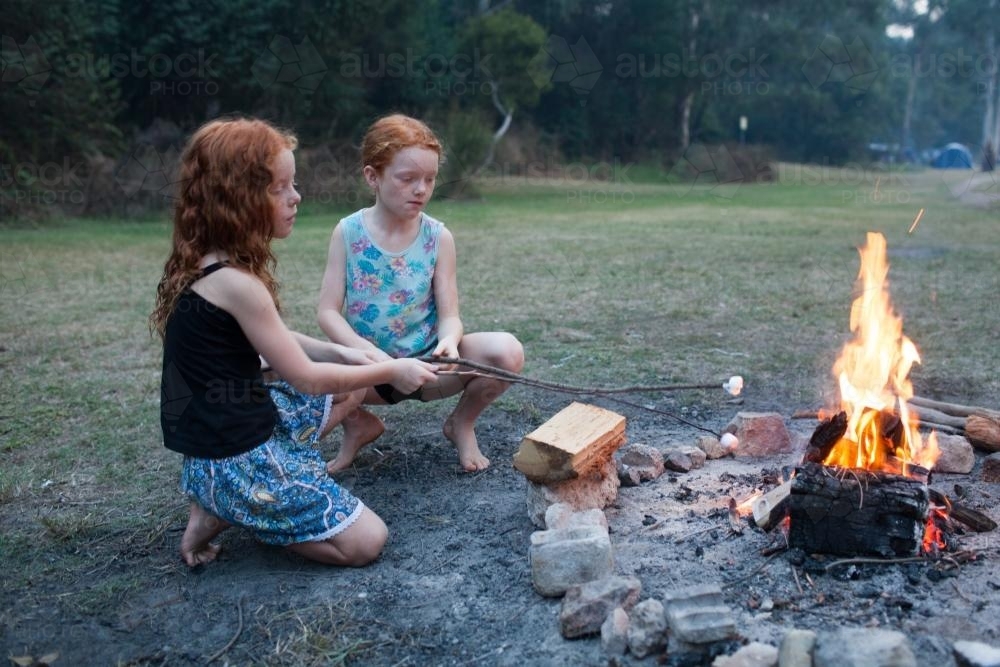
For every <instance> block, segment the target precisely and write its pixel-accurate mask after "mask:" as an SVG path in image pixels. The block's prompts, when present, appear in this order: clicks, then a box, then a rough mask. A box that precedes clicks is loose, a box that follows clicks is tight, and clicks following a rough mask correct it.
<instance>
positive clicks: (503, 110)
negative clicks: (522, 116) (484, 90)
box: [472, 81, 514, 176]
mask: <svg viewBox="0 0 1000 667" xmlns="http://www.w3.org/2000/svg"><path fill="white" fill-rule="evenodd" d="M490 84H491V85H490V93H491V95H492V97H493V106H494V107H496V110H497V111H499V112H500V115H501V116H503V121H502V122H501V123H500V127H498V128H497V130H496V132H494V133H493V136H492V137H490V147H489V148H488V149H487V151H486V157H485V158H483V161H482V162H481V163H480V164H479V166H478V167H476V170H475V171H474V172H472V176H478V175H479V174H480V173H482V171H483V170H484V169H486V168H487V167H488V166H490V163H492V162H493V156H494V155H495V154H496V148H497V144H499V143H500V140H501V139H503V138H504V135H505V134H507V130H509V129H510V124H511V122H512V121H513V120H514V109H513V108H510V107H507V106H505V105H504V103H503V102H502V101H501V100H500V84H499V83H497V82H496V81H491V82H490Z"/></svg>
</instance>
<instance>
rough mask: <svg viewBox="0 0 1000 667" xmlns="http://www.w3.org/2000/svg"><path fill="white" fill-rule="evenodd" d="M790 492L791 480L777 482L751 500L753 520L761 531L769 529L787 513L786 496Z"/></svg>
mask: <svg viewBox="0 0 1000 667" xmlns="http://www.w3.org/2000/svg"><path fill="white" fill-rule="evenodd" d="M791 493H792V480H788V481H787V482H785V483H783V484H779V485H778V486H776V487H774V488H773V489H771V490H770V491H768V492H767V493H765V494H764V495H762V496H761V497H759V498H757V499H756V500H754V501H753V504H752V505H751V506H750V509H751V510H752V511H753V522H754V523H755V524H757V527H758V528H760V529H761V530H763V531H769V530H771V529H772V528H774V527H775V526H777V525H778V524H779V523H781V520H782V519H784V518H785V515H786V514H788V497H789V496H790V495H791Z"/></svg>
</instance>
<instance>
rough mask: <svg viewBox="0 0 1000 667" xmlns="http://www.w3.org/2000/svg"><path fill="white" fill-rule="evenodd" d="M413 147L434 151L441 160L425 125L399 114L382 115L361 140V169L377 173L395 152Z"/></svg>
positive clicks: (438, 145) (436, 143)
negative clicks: (366, 168) (372, 170)
mask: <svg viewBox="0 0 1000 667" xmlns="http://www.w3.org/2000/svg"><path fill="white" fill-rule="evenodd" d="M413 146H416V147H418V148H426V149H428V150H431V151H434V152H435V153H437V156H438V160H439V161H440V160H441V154H442V148H441V142H440V141H438V138H437V135H435V134H434V131H433V130H431V128H429V127H427V125H426V124H425V123H423V122H421V121H419V120H417V119H416V118H411V117H410V116H404V115H403V114H399V113H397V114H392V115H390V116H383V117H382V118H379V119H378V120H377V121H375V122H374V123H372V124H371V126H370V127H369V128H368V131H367V132H365V138H364V139H362V140H361V168H362V169H364V168H365V167H372V168H373V169H375V171H377V172H378V173H380V174H381V173H382V170H383V169H385V168H386V167H387V166H388V165H389V163H390V162H392V158H394V157H395V156H396V153H398V152H399V151H401V150H403V149H404V148H411V147H413Z"/></svg>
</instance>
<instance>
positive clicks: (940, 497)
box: [930, 489, 997, 533]
mask: <svg viewBox="0 0 1000 667" xmlns="http://www.w3.org/2000/svg"><path fill="white" fill-rule="evenodd" d="M930 499H931V502H933V503H934V504H935V505H941V506H944V507H947V508H948V516H949V517H950V518H952V519H955V520H956V521H958V522H960V523H962V524H964V525H966V526H968V527H969V529H970V530H973V531H975V532H977V533H988V532H990V531H991V530H993V529H995V528H996V527H997V523H996V521H994V520H993V519H991V518H989V517H988V516H986V515H985V514H983V513H982V512H980V511H978V510H974V509H972V508H971V507H966V506H965V505H960V504H958V503H957V502H955V501H954V500H952V499H951V498H949V497H948V496H946V495H944V494H943V493H941V492H940V491H935V490H934V489H930Z"/></svg>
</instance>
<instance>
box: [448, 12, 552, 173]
mask: <svg viewBox="0 0 1000 667" xmlns="http://www.w3.org/2000/svg"><path fill="white" fill-rule="evenodd" d="M460 43H461V44H462V45H463V46H465V49H466V52H478V53H481V54H482V55H483V61H482V62H484V63H485V62H486V59H487V58H488V59H489V60H488V63H489V64H488V65H487V66H484V67H481V68H480V69H481V70H482V71H481V72H478V73H476V74H478V75H480V76H482V77H485V80H486V81H487V83H488V86H489V89H490V102H491V103H492V105H493V108H494V109H496V111H497V113H499V114H500V117H501V118H502V120H501V121H500V124H499V126H498V127H497V129H496V131H494V133H493V136H492V139H491V141H490V145H489V149H488V151H487V153H486V156H485V157H484V158H483V159H482V162H481V163H480V164H479V166H478V167H477V168H476V169H475V173H478V172H480V171H482V170H483V169H485V168H486V167H487V166H489V164H490V163H491V162H492V161H493V155H494V151H495V150H496V146H497V144H498V143H499V142H500V141H501V140H502V139H503V137H504V135H505V134H507V131H508V130H509V129H510V125H511V122H512V121H513V119H514V113H515V112H516V111H517V110H518V109H519V108H525V107H526V108H530V107H533V106H535V105H536V104H538V100H539V97H540V95H541V91H542V89H543V88H544V86H542V87H540V86H539V85H538V84H537V83H536V82H535V81H534V80H533V79H532V78H531V77H530V76H529V75H528V74H529V70H530V68H531V66H532V60H533V59H534V58H535V57H536V56H537V55H538V54H539V52H540V50H541V49H542V46H543V45H544V44H545V31H544V30H543V29H542V27H541V26H540V25H538V24H537V23H535V21H534V20H533V19H531V17H529V16H525V15H524V14H519V13H517V12H516V11H515V10H514V9H512V8H510V7H504V8H503V9H501V10H500V11H493V12H489V11H487V12H486V13H485V14H482V15H480V16H477V17H474V18H471V19H469V20H468V21H467V22H466V24H465V25H464V26H463V28H462V36H461V40H460Z"/></svg>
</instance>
